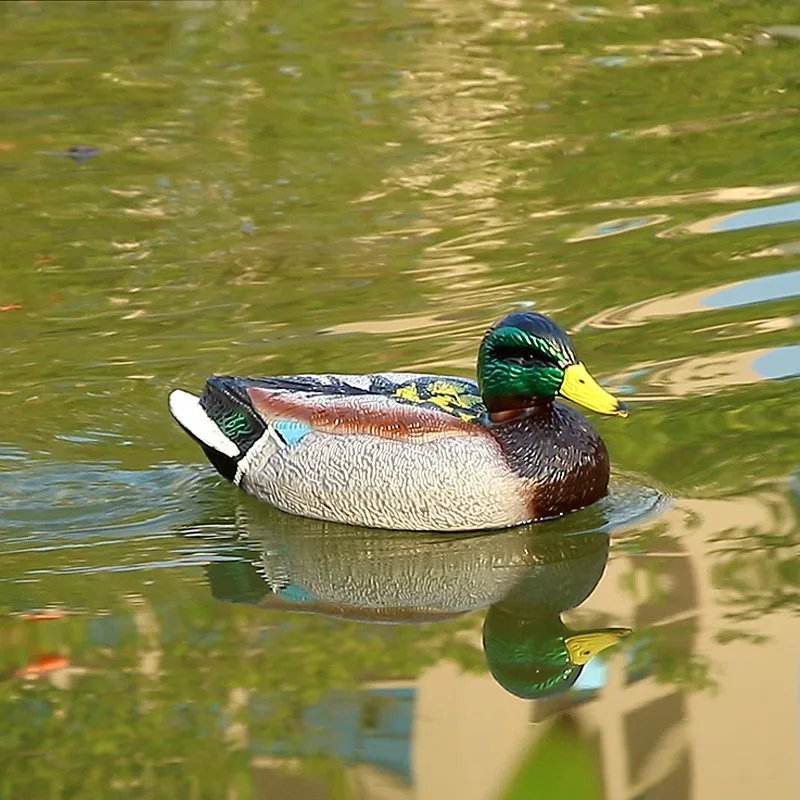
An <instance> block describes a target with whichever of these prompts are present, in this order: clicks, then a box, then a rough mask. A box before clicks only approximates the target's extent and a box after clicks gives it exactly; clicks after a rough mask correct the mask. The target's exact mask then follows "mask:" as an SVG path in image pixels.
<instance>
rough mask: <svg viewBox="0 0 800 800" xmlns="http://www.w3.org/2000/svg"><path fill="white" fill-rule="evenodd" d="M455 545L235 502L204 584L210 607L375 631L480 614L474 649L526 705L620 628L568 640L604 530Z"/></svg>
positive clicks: (601, 557) (572, 674) (571, 673)
mask: <svg viewBox="0 0 800 800" xmlns="http://www.w3.org/2000/svg"><path fill="white" fill-rule="evenodd" d="M574 519H575V521H574V522H572V521H571V520H569V521H568V520H562V521H560V522H559V523H556V524H555V525H542V524H539V525H532V526H525V527H521V528H516V529H512V530H509V531H503V532H499V533H494V534H483V535H476V536H453V535H445V534H435V535H426V534H419V533H403V532H397V531H384V530H372V529H366V528H355V527H349V526H343V525H336V524H333V523H327V522H318V521H316V520H309V519H303V518H300V517H294V516H290V515H287V514H283V513H282V512H279V511H276V510H274V509H271V508H268V507H266V506H261V505H260V504H257V503H252V502H249V501H248V500H244V501H243V502H241V504H240V506H239V507H238V508H237V528H238V531H239V533H240V535H241V537H242V539H243V541H242V544H241V546H240V547H237V549H236V552H235V554H233V553H231V552H230V551H228V552H227V555H226V558H227V560H222V561H216V562H212V563H210V564H209V565H208V566H207V567H206V574H207V577H208V580H209V583H210V586H211V591H212V594H213V595H214V597H216V598H217V599H219V600H225V601H230V602H236V603H247V604H254V605H258V606H261V607H263V608H269V609H279V610H283V611H287V612H301V613H310V614H319V615H323V616H328V617H335V618H339V619H345V620H350V621H358V622H365V623H384V624H387V623H388V624H395V625H396V624H421V623H433V622H442V621H445V620H449V619H453V618H455V617H458V616H460V615H462V614H466V613H468V612H470V611H475V610H478V609H487V613H486V615H485V618H484V621H483V647H484V652H485V656H486V661H487V663H488V667H489V670H490V671H491V673H492V675H493V676H494V678H495V679H496V680H497V682H498V683H499V684H500V685H501V686H503V687H504V688H505V689H506V690H507V691H509V692H511V693H513V694H515V695H517V696H519V697H524V698H542V697H547V696H552V695H557V694H559V693H561V692H564V691H566V690H567V689H568V688H569V687H570V686H572V685H573V684H574V683H575V682H576V681H577V679H578V677H579V676H580V674H581V672H582V670H583V669H584V667H585V665H586V664H587V663H588V662H589V661H590V660H591V659H592V658H593V657H594V656H596V655H597V654H598V653H600V652H602V651H603V650H605V649H607V648H609V647H611V646H612V645H614V644H617V643H618V642H619V641H620V640H621V639H622V638H624V637H625V636H627V635H628V634H630V633H631V631H630V630H629V629H627V628H606V627H603V628H587V629H577V630H573V629H571V628H569V627H568V626H567V625H566V624H565V623H564V622H563V620H562V614H563V612H565V611H567V610H568V609H572V608H575V607H576V606H578V605H580V604H581V603H583V602H584V601H585V600H586V598H587V597H589V595H590V594H591V593H592V591H594V589H595V587H596V586H597V584H598V583H599V581H600V579H601V577H602V576H603V572H604V570H605V565H606V561H607V559H608V552H609V535H608V532H607V531H606V530H605V527H606V524H607V522H608V520H607V519H606V518H605V517H604V513H603V509H602V508H601V507H596V508H594V509H587V510H585V511H583V512H581V513H580V515H578V516H576V517H575V518H574Z"/></svg>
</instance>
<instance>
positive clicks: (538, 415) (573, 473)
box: [489, 403, 609, 519]
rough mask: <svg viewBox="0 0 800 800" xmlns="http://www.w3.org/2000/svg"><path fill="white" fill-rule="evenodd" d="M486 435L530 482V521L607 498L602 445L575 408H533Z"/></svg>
mask: <svg viewBox="0 0 800 800" xmlns="http://www.w3.org/2000/svg"><path fill="white" fill-rule="evenodd" d="M489 430H490V432H491V434H492V436H493V437H494V438H495V439H496V440H497V442H498V444H499V445H500V448H501V449H502V451H503V454H504V456H505V458H506V460H507V461H508V463H509V466H510V467H511V468H512V469H513V470H514V472H516V473H517V474H518V475H520V476H522V477H523V478H526V479H527V480H528V481H529V482H530V485H531V499H530V503H531V516H532V518H533V519H547V518H548V517H557V516H560V515H561V514H566V513H567V512H569V511H576V510H577V509H579V508H583V507H584V506H588V505H590V504H592V503H594V502H596V501H597V500H600V499H601V498H602V497H605V495H606V494H607V493H608V477H609V461H608V451H607V450H606V446H605V444H604V443H603V440H602V439H601V438H600V435H599V434H598V433H597V431H596V430H595V429H594V428H593V427H592V426H591V424H590V423H589V420H587V419H586V417H584V416H583V414H580V413H579V412H577V411H575V410H574V409H572V408H570V407H568V406H565V405H561V404H560V403H547V404H543V405H536V406H533V407H531V408H529V409H527V410H526V411H525V412H523V413H522V414H521V415H519V416H518V417H516V418H514V419H511V420H508V421H506V422H500V423H496V424H494V425H492V426H491V427H490V429H489Z"/></svg>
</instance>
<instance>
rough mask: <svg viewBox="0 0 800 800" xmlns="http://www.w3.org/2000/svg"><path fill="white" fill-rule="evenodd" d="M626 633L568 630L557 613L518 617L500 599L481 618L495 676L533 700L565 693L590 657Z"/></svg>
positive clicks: (613, 629)
mask: <svg viewBox="0 0 800 800" xmlns="http://www.w3.org/2000/svg"><path fill="white" fill-rule="evenodd" d="M629 633H630V631H629V630H628V629H627V628H599V629H596V630H586V631H571V630H570V629H569V628H568V627H567V626H566V625H564V623H563V622H562V621H561V617H559V616H558V614H556V613H553V614H550V615H546V616H542V617H539V618H531V617H519V616H516V615H515V614H513V613H512V612H511V611H509V610H508V609H505V608H503V604H501V603H498V604H496V605H494V606H492V607H491V608H490V609H489V611H488V612H487V614H486V618H485V619H484V622H483V647H484V651H485V653H486V661H487V663H488V665H489V670H490V671H491V673H492V675H493V676H494V678H495V680H496V681H497V682H498V683H499V684H500V685H501V686H502V687H503V688H504V689H506V690H507V691H509V692H511V694H515V695H517V697H523V698H526V699H533V698H542V697H549V696H551V695H556V694H561V693H562V692H565V691H566V690H567V689H569V688H570V686H572V685H573V684H574V683H575V681H577V680H578V677H579V675H580V674H581V672H582V670H583V667H584V666H585V665H586V664H587V663H588V662H589V661H590V660H591V659H592V658H594V656H596V655H597V654H598V653H600V652H602V651H603V650H605V649H606V648H608V647H611V646H612V645H614V644H616V643H617V642H619V641H620V639H622V638H624V637H625V636H627V635H628V634H629Z"/></svg>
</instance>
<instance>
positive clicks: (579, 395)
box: [559, 364, 628, 417]
mask: <svg viewBox="0 0 800 800" xmlns="http://www.w3.org/2000/svg"><path fill="white" fill-rule="evenodd" d="M559 394H560V395H561V396H562V397H566V398H567V400H572V402H573V403H578V404H579V405H582V406H586V408H589V409H591V410H592V411H596V412H597V413H598V414H617V415H619V416H620V417H627V416H628V409H627V408H625V406H624V405H623V404H622V403H620V401H619V400H617V398H616V397H614V395H613V394H610V393H609V392H607V391H606V390H605V389H604V388H603V387H602V386H601V385H600V384H599V383H598V382H597V381H596V380H595V379H594V378H593V377H592V376H591V375H590V374H589V370H587V369H586V367H585V366H584V365H583V364H573V365H572V366H570V367H567V368H566V370H564V381H563V382H562V384H561V389H559Z"/></svg>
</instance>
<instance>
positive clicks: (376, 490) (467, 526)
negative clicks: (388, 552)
mask: <svg viewBox="0 0 800 800" xmlns="http://www.w3.org/2000/svg"><path fill="white" fill-rule="evenodd" d="M254 451H256V452H254ZM246 460H247V464H246V467H245V468H244V469H242V470H241V472H240V474H239V475H238V476H237V482H238V483H239V485H240V486H241V487H242V488H243V489H244V490H245V491H247V492H248V493H249V494H252V495H255V496H256V497H259V498H260V499H262V500H266V501H267V502H268V503H271V504H272V505H274V506H276V507H277V508H280V509H281V510H283V511H288V512H289V513H292V514H300V515H302V516H308V517H316V518H318V519H325V520H331V521H334V522H343V523H346V524H349V525H364V526H367V527H372V528H405V529H408V530H429V531H430V530H450V531H455V530H475V529H480V528H504V527H508V526H510V525H518V524H520V523H523V522H527V521H529V520H530V509H529V507H528V503H527V502H526V499H525V497H524V495H523V492H522V489H523V488H524V483H523V482H522V481H521V480H520V478H519V477H517V476H515V475H514V474H513V473H512V472H511V470H510V469H509V468H508V467H506V466H505V465H504V460H503V457H502V454H501V453H500V449H499V447H498V446H497V445H496V444H495V443H494V442H493V441H492V440H491V439H489V438H488V437H486V438H483V437H473V436H452V437H449V438H444V439H439V440H437V441H434V442H426V443H424V444H410V443H408V442H396V441H392V440H389V439H384V438H379V437H375V436H366V435H357V436H352V435H350V436H338V435H335V434H326V433H320V432H313V433H310V434H309V435H308V436H306V438H305V439H303V441H302V442H300V443H299V444H297V445H295V446H293V447H287V448H285V449H282V450H278V451H277V452H276V451H275V450H274V449H273V448H272V447H266V448H264V449H261V448H259V447H258V444H257V445H255V446H254V447H253V448H252V449H251V450H250V451H249V452H248V453H247V456H246ZM243 466H244V465H243Z"/></svg>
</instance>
